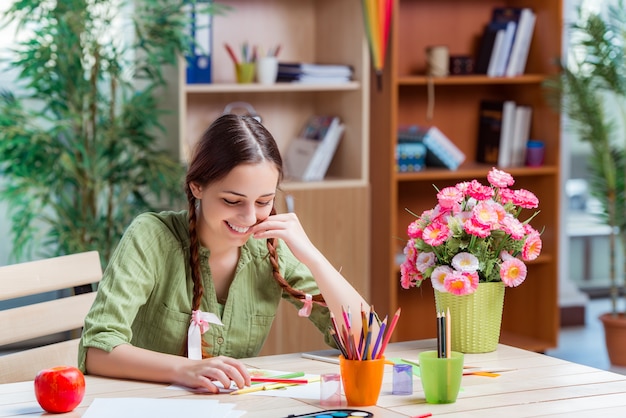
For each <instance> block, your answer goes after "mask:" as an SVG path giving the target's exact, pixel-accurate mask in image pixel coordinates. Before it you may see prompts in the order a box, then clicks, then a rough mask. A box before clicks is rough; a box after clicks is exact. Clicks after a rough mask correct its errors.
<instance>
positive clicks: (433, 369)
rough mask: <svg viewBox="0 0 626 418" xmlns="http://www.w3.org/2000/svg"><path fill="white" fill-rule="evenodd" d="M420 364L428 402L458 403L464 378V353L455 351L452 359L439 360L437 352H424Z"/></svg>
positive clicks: (420, 356) (421, 377) (420, 355)
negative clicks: (462, 378)
mask: <svg viewBox="0 0 626 418" xmlns="http://www.w3.org/2000/svg"><path fill="white" fill-rule="evenodd" d="M419 362H420V379H421V381H422V388H424V396H425V397H426V402H427V403H454V402H456V397H457V396H458V394H459V389H460V388H461V377H463V353H459V352H456V351H453V352H452V355H451V357H450V358H438V357H437V351H423V352H421V353H420V354H419Z"/></svg>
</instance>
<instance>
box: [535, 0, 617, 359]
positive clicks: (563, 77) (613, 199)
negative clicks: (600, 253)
mask: <svg viewBox="0 0 626 418" xmlns="http://www.w3.org/2000/svg"><path fill="white" fill-rule="evenodd" d="M622 3H623V2H622V1H621V0H620V1H619V2H618V4H616V5H614V6H612V7H609V9H608V13H607V14H606V15H605V16H604V15H602V14H600V13H587V14H585V13H584V12H583V10H582V9H579V10H578V18H577V19H576V21H575V22H574V23H573V24H572V25H571V40H572V42H571V44H570V45H571V49H570V51H569V54H568V59H567V61H566V62H564V63H562V64H561V72H560V75H559V78H558V79H554V80H549V81H548V82H546V88H547V91H548V92H550V93H551V94H549V95H548V97H549V98H550V99H559V100H555V101H554V102H553V104H554V105H555V107H556V108H558V109H560V110H562V111H563V112H564V114H565V115H566V116H567V119H568V121H569V123H570V125H569V127H570V128H573V129H574V131H575V132H576V134H577V135H578V137H579V138H580V140H581V141H584V142H586V143H588V144H589V146H590V153H589V159H588V165H589V172H590V180H589V183H590V190H591V194H592V195H593V196H594V197H595V198H597V199H598V200H599V202H600V203H601V207H602V213H601V214H600V217H601V219H602V221H603V222H604V223H605V224H606V225H608V226H609V227H611V230H612V231H615V233H614V234H611V235H610V236H609V240H610V242H609V245H610V266H609V269H610V273H609V274H610V282H611V285H610V297H611V305H612V309H611V312H610V313H608V314H605V315H602V316H601V317H600V319H601V320H602V322H603V324H604V328H605V336H606V342H607V349H608V353H609V358H610V360H611V363H612V364H615V365H620V366H626V354H622V353H626V352H625V351H624V350H623V347H624V346H625V345H626V316H625V314H624V312H623V311H620V309H619V301H620V297H623V295H624V280H623V279H620V278H619V277H617V271H616V262H617V251H618V242H619V243H621V248H622V249H623V251H624V252H625V253H626V189H625V185H626V183H625V182H626V54H625V50H624V48H625V45H626V11H625V10H624V7H623V4H622ZM618 240H619V241H618ZM625 260H626V259H625ZM624 271H626V270H624ZM614 331H618V332H619V334H614V333H613V332H614ZM613 344H617V348H616V349H615V350H614V349H613Z"/></svg>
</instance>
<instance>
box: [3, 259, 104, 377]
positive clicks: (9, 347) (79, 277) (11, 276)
mask: <svg viewBox="0 0 626 418" xmlns="http://www.w3.org/2000/svg"><path fill="white" fill-rule="evenodd" d="M101 278H102V267H101V264H100V257H99V255H98V252H97V251H89V252H84V253H77V254H71V255H66V256H60V257H54V258H48V259H44V260H37V261H30V262H25V263H20V264H13V265H8V266H2V267H0V301H8V300H13V299H16V298H22V297H25V296H33V295H39V294H42V293H46V292H51V291H56V290H64V289H69V290H65V292H66V293H69V294H70V296H67V297H60V298H55V299H52V300H46V301H43V302H35V303H31V304H25V303H27V300H26V301H24V300H22V301H20V299H17V300H16V301H12V302H11V304H15V305H17V306H16V307H11V308H8V309H4V310H0V324H2V332H0V350H3V351H5V352H7V351H15V352H11V353H10V354H2V353H1V352H0V383H7V382H17V381H23V380H32V379H33V378H34V377H35V375H36V374H37V372H38V371H39V370H41V369H44V368H47V367H54V366H60V365H70V366H76V365H77V356H78V340H79V336H80V329H81V328H82V326H83V323H84V319H85V315H86V314H87V312H88V311H89V309H90V308H91V304H92V303H93V301H94V298H95V297H96V292H95V291H93V292H88V293H82V294H76V293H75V292H74V288H75V287H80V286H85V285H90V284H94V283H98V282H99V281H100V279H101ZM22 302H23V303H22ZM46 338H47V339H48V340H50V339H52V340H53V342H52V343H49V344H45V345H42V344H44V343H42V342H41V341H45V340H46ZM59 341H60V342H59ZM37 345H40V346H37Z"/></svg>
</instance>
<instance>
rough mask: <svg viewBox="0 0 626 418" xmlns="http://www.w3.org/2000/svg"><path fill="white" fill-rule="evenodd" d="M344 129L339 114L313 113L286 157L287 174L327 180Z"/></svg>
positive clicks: (291, 143)
mask: <svg viewBox="0 0 626 418" xmlns="http://www.w3.org/2000/svg"><path fill="white" fill-rule="evenodd" d="M344 129H345V126H344V124H343V123H341V121H340V119H339V117H337V116H326V115H314V116H311V117H310V118H309V120H308V121H307V123H306V124H305V126H304V127H303V128H302V131H301V132H300V134H299V135H298V137H296V138H294V139H293V140H292V141H291V142H290V143H289V147H288V149H287V154H286V156H285V171H286V174H287V176H288V177H289V178H292V179H295V180H301V181H321V180H323V179H324V176H325V175H326V172H327V171H328V167H329V166H330V163H331V162H332V159H333V156H334V155H335V152H336V150H337V147H338V146H339V142H340V139H341V137H342V135H343V131H344Z"/></svg>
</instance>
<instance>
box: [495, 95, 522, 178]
mask: <svg viewBox="0 0 626 418" xmlns="http://www.w3.org/2000/svg"><path fill="white" fill-rule="evenodd" d="M516 107H517V106H516V104H515V102H514V101H513V100H506V101H505V102H504V104H503V105H502V126H501V129H500V146H499V148H498V166H499V167H502V168H506V167H510V166H511V161H512V156H513V135H514V127H515V109H516Z"/></svg>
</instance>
